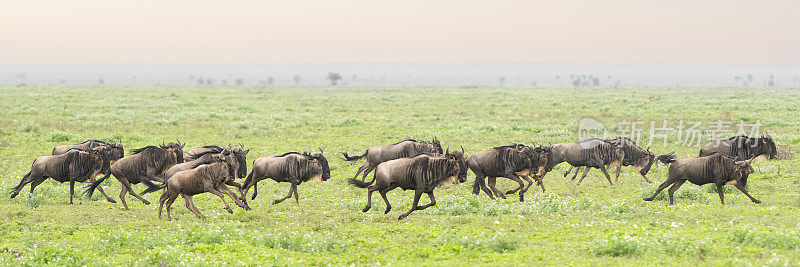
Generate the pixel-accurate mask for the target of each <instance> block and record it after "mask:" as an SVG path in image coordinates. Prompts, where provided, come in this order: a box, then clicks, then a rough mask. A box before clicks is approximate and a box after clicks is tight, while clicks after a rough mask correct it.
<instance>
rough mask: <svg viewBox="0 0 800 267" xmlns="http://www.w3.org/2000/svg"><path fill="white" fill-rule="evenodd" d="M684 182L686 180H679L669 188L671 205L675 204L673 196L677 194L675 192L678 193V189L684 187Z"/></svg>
mask: <svg viewBox="0 0 800 267" xmlns="http://www.w3.org/2000/svg"><path fill="white" fill-rule="evenodd" d="M684 182H686V180H678V181H676V182H675V183H673V184H672V187H670V188H669V204H670V205H672V203H673V195H674V194H675V191H678V188H679V187H681V185H683V183H684Z"/></svg>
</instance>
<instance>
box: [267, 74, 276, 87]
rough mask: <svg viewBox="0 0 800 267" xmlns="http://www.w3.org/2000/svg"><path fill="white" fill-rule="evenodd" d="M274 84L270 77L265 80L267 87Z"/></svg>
mask: <svg viewBox="0 0 800 267" xmlns="http://www.w3.org/2000/svg"><path fill="white" fill-rule="evenodd" d="M274 83H275V78H272V76H270V77H269V78H267V85H269V86H272V84H274Z"/></svg>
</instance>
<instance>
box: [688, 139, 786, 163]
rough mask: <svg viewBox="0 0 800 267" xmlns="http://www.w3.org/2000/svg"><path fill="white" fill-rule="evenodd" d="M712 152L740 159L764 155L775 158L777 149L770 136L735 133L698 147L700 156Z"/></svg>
mask: <svg viewBox="0 0 800 267" xmlns="http://www.w3.org/2000/svg"><path fill="white" fill-rule="evenodd" d="M713 153H720V154H722V155H726V156H729V157H738V158H740V159H752V158H756V157H759V156H762V155H763V156H765V157H767V159H775V157H777V156H778V150H777V148H776V147H775V141H773V140H772V136H769V135H766V136H764V135H762V136H761V137H748V136H746V135H737V136H734V137H731V138H728V139H724V140H718V141H714V142H711V143H708V144H706V145H705V146H703V147H702V148H701V149H700V156H701V157H702V156H707V155H711V154H713Z"/></svg>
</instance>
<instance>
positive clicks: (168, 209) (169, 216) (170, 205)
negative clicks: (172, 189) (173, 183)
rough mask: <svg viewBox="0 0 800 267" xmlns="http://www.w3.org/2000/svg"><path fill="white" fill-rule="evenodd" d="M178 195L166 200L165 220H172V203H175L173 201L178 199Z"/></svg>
mask: <svg viewBox="0 0 800 267" xmlns="http://www.w3.org/2000/svg"><path fill="white" fill-rule="evenodd" d="M178 195H179V194H177V193H175V194H172V195H170V196H169V199H167V220H170V221H171V220H172V213H170V212H171V211H172V203H173V202H175V199H177V198H178ZM184 200H185V199H184Z"/></svg>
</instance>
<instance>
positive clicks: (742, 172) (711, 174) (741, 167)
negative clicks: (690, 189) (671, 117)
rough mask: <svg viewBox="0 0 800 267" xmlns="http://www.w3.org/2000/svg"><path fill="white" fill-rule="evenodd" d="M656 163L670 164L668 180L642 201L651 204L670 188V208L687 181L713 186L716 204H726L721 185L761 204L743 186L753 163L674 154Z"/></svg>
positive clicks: (714, 157)
mask: <svg viewBox="0 0 800 267" xmlns="http://www.w3.org/2000/svg"><path fill="white" fill-rule="evenodd" d="M658 160H659V161H661V162H663V163H664V164H672V165H670V166H669V174H668V176H667V180H666V181H664V183H663V184H661V185H659V186H658V189H657V190H656V193H655V194H653V196H651V197H649V198H645V199H644V200H645V201H653V199H655V197H656V196H657V195H658V193H659V192H661V190H664V188H667V186H670V185H672V187H670V188H669V191H668V192H669V204H670V205H672V204H673V203H674V202H673V198H672V196H673V194H674V193H675V191H676V190H678V188H679V187H681V185H683V183H684V182H686V181H689V182H691V183H693V184H696V185H704V184H710V183H714V184H715V185H716V186H717V192H719V201H720V202H721V203H722V204H725V196H724V193H723V190H722V186H723V185H734V186H736V188H738V189H739V190H740V191H742V193H744V195H745V196H747V197H748V198H750V200H751V201H753V202H755V203H761V201H759V200H758V199H755V198H753V196H751V195H750V193H748V192H747V189H745V186H746V185H747V176H748V175H750V174H751V173H753V167H752V166H750V162H751V161H752V160H742V161H736V160H735V159H733V158H730V157H728V156H725V155H722V154H718V153H716V154H711V155H709V156H704V157H692V158H682V159H675V155H674V154H667V155H661V156H658Z"/></svg>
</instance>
